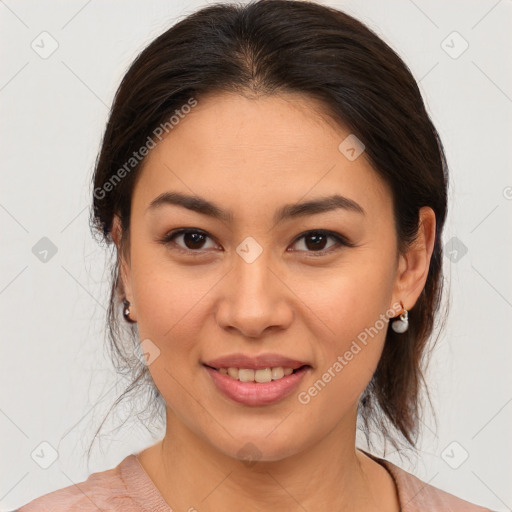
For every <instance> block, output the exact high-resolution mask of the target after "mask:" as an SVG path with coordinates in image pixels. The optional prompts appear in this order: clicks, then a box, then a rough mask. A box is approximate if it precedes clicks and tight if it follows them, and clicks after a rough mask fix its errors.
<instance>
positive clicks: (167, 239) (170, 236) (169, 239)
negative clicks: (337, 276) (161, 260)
mask: <svg viewBox="0 0 512 512" xmlns="http://www.w3.org/2000/svg"><path fill="white" fill-rule="evenodd" d="M190 233H197V234H201V235H204V236H205V237H208V238H210V239H212V237H210V235H209V234H208V233H207V232H206V231H203V230H201V229H192V228H186V229H184V228H182V229H177V230H174V231H171V232H170V233H167V234H166V235H165V236H164V237H163V238H161V239H160V240H159V242H160V243H162V244H163V245H165V246H169V245H171V243H174V244H175V242H173V240H174V239H175V238H176V237H178V236H180V235H186V234H190ZM313 233H314V234H319V235H325V236H328V237H331V238H334V239H335V240H336V242H337V244H338V246H332V247H329V248H328V249H322V250H320V251H302V250H298V251H292V252H305V253H308V256H313V257H318V256H326V255H328V254H330V253H331V252H334V251H337V250H339V249H341V248H342V247H356V245H355V244H353V243H351V242H350V241H349V240H348V239H347V238H345V237H344V236H343V235H340V234H339V233H336V232H334V231H327V230H325V229H311V230H309V231H305V232H304V233H301V234H300V235H299V236H298V237H297V238H296V239H295V240H294V242H293V244H292V245H295V244H296V243H297V242H298V241H299V240H301V239H303V238H306V237H307V235H310V234H313ZM173 249H176V250H177V251H179V252H182V253H185V254H192V255H194V256H200V255H201V253H202V252H203V250H202V249H197V250H193V249H186V248H183V247H181V246H175V247H174V248H173Z"/></svg>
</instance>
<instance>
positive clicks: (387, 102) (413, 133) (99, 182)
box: [89, 0, 448, 455]
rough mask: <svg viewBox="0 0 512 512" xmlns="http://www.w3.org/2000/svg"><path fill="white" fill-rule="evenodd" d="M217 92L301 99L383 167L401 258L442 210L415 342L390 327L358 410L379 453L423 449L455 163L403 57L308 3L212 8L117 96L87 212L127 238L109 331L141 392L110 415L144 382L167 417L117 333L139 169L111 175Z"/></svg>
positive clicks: (176, 34)
mask: <svg viewBox="0 0 512 512" xmlns="http://www.w3.org/2000/svg"><path fill="white" fill-rule="evenodd" d="M217 92H219V93H220V92H235V93H238V94H241V95H247V96H258V95H261V96H263V95H274V94H286V93H299V94H301V95H303V96H304V97H306V98H311V99H314V100H318V101H319V102H320V104H322V105H324V106H325V112H326V114H327V115H328V116H330V117H331V118H332V119H333V120H334V121H335V122H337V123H339V125H340V126H344V127H348V128H349V129H350V131H351V132H352V133H354V134H355V135H356V136H357V137H358V138H359V139H360V140H361V141H362V142H363V144H364V145H365V151H366V156H367V157H368V158H369V161H370V163H371V164H372V166H373V168H374V170H375V171H376V172H377V173H378V175H379V176H380V177H381V178H382V179H383V180H384V181H385V182H386V183H387V185H388V186H389V188H390V190H391V193H392V199H393V208H394V215H395V227H396V233H397V240H398V250H399V251H400V252H401V253H403V252H404V251H405V250H406V248H407V247H408V245H409V244H410V243H411V242H413V241H414V240H415V237H416V236H417V233H418V227H419V226H418V221H419V209H420V208H421V207H422V206H429V207H431V208H432V209H433V210H434V212H435V215H436V240H435V245H434V250H433V254H432V257H431V262H430V268H429V272H428V277H427V280H426V284H425V287H424V289H423V291H422V293H421V295H420V296H419V298H418V300H417V302H416V304H415V305H414V307H413V308H412V309H411V310H410V311H409V329H408V331H406V332H405V333H403V334H398V333H395V332H394V331H393V330H392V329H391V326H390V325H389V326H388V330H387V333H386V341H385V346H384V349H383V353H382V356H381V359H380V362H379V364H378V367H377V369H376V372H375V374H374V375H373V377H372V379H371V381H370V383H369V385H368V387H367V388H366V390H365V391H364V393H363V395H362V397H361V400H360V403H359V410H358V420H360V421H358V423H360V425H359V426H360V428H361V429H362V430H363V432H364V433H365V435H366V439H367V441H368V444H369V445H370V446H372V440H371V435H373V434H382V436H383V440H384V441H385V442H387V441H390V442H391V444H392V445H393V446H394V447H395V448H396V449H397V450H400V445H403V446H405V447H406V448H413V449H414V445H415V443H416V442H417V439H418V435H419V433H420V429H419V423H420V419H421V411H422V407H423V402H422V400H421V395H422V391H425V392H426V395H427V396H428V389H427V387H426V383H425V379H424V370H425V368H426V363H427V362H428V358H427V357H426V356H427V353H428V349H427V347H428V345H427V344H428V342H429V340H430V338H431V334H432V333H433V327H434V325H443V324H444V320H445V317H443V318H442V319H441V320H442V323H441V324H440V319H439V316H440V313H441V311H440V310H441V302H442V291H443V273H442V240H441V236H442V231H443V226H444V223H445V218H446V214H447V188H448V170H447V163H446V158H445V154H444V150H443V146H442V143H441V141H440V138H439V136H438V133H437V131H436V129H435V127H434V125H433V123H432V122H431V119H430V117H429V115H428V113H427V111H426V108H425V105H424V102H423V99H422V96H421V93H420V91H419V89H418V86H417V83H416V81H415V79H414V77H413V76H412V74H411V72H410V70H409V69H408V67H407V66H406V64H404V62H403V61H402V60H401V59H400V57H399V56H398V55H397V54H396V53H395V51H393V50H392V49H391V48H390V47H389V46H388V45H387V44H386V43H385V42H384V41H383V40H382V39H380V38H379V37H378V36H377V35H376V34H375V33H374V32H373V31H372V30H370V29H369V28H367V27H366V26H365V25H364V24H363V23H361V22H359V21H358V20H356V19H354V18H353V17H351V16H349V15H347V14H345V13H343V12H341V11H339V10H337V9H334V8H330V7H326V6H323V5H319V4H317V3H314V2H309V1H305V0H260V1H253V2H250V3H246V4H233V3H229V4H222V3H218V4H214V5H209V6H206V7H205V8H202V9H200V10H198V11H196V12H195V13H193V14H191V15H189V16H187V17H186V18H184V19H182V20H180V21H179V22H178V23H176V24H175V25H174V26H172V27H171V28H170V29H169V30H167V31H166V32H164V33H163V34H162V35H160V36H159V37H157V38H156V39H155V40H154V41H153V42H152V43H151V44H150V45H149V46H147V48H145V49H144V50H143V51H142V52H141V53H140V54H139V55H138V57H137V58H136V59H135V61H134V62H133V64H132V65H131V67H130V68H129V70H128V71H127V73H126V75H125V76H124V78H123V80H122V82H121V84H120V86H119V88H118V90H117V93H116V95H115V98H114V103H113V107H112V110H111V113H110V118H109V120H108V123H107V127H106V131H105V134H104V137H103V141H102V145H101V149H100V152H99V155H98V158H97V161H96V168H95V172H94V176H93V187H94V194H93V208H92V212H91V229H92V231H93V235H94V234H97V235H99V238H100V240H101V241H103V242H104V243H106V244H107V245H110V244H112V242H113V239H112V221H113V216H114V214H115V213H117V214H118V215H119V216H120V219H121V227H122V235H123V236H122V240H121V248H120V250H119V251H115V246H113V247H112V250H113V254H114V253H115V255H116V256H117V257H115V258H114V259H115V260H116V261H115V263H113V266H112V269H111V270H112V288H111V295H110V304H109V308H108V313H107V322H108V335H109V342H110V348H111V352H112V357H113V361H114V364H115V365H116V368H117V370H118V371H119V372H121V373H124V374H127V375H129V376H130V377H131V379H132V383H131V385H130V386H129V387H128V388H127V389H126V391H125V392H124V393H123V394H122V395H121V396H120V397H119V398H118V400H117V401H116V402H115V404H113V406H115V405H117V404H118V403H119V401H121V400H122V399H123V398H124V397H125V396H127V395H129V394H132V393H133V392H136V391H137V390H139V389H140V388H141V386H142V387H143V386H146V385H147V386H148V388H146V391H147V390H149V392H150V393H151V396H152V400H149V406H150V408H153V410H154V411H157V410H158V414H161V412H162V411H161V410H160V408H162V409H165V403H164V401H163V398H162V396H161V395H160V393H159V392H158V390H157V389H156V387H155V386H154V383H153V381H152V379H151V377H150V375H149V371H148V369H147V367H146V365H144V364H143V363H142V362H141V361H140V360H139V358H138V357H136V355H135V353H136V348H137V344H139V343H140V341H139V339H138V332H137V326H136V325H131V326H129V327H125V326H124V325H123V326H121V323H123V324H125V322H124V320H123V315H122V299H123V290H122V289H121V287H122V282H121V280H120V279H119V262H120V255H121V253H125V254H126V255H127V256H129V255H128V252H127V248H128V247H129V234H130V207H131V198H132V193H133V190H134V185H135V183H136V179H137V176H138V174H139V171H140V169H141V163H143V162H144V160H142V162H138V163H136V164H135V165H133V166H132V168H131V169H130V170H129V172H125V173H122V174H123V177H122V179H120V180H119V179H117V180H116V181H114V178H116V173H117V177H119V170H120V169H121V168H123V166H125V167H124V168H125V169H126V162H128V161H130V158H132V156H133V152H134V151H135V150H137V149H138V148H140V147H142V146H144V145H145V144H146V143H147V140H148V137H149V136H151V134H152V133H153V131H154V130H155V128H156V127H158V126H159V125H161V124H162V123H165V122H167V121H168V120H169V118H170V117H171V116H172V115H173V114H175V112H176V111H177V110H179V109H180V108H181V107H182V106H183V105H185V104H187V103H188V102H190V99H191V98H194V99H195V101H198V102H200V101H201V97H202V95H206V94H210V93H217ZM219 130H222V127H219ZM108 184H110V186H107V185H108ZM112 245H113V244H112ZM445 313H447V311H445ZM123 331H124V333H123ZM126 334H127V336H125V335H126ZM435 341H437V339H436V340H435ZM429 401H430V398H429ZM146 403H148V401H147V400H146ZM110 410H112V408H111V409H110ZM109 414H110V411H109ZM107 416H108V415H107ZM104 421H105V420H104ZM102 425H103V423H102ZM102 425H100V427H99V428H98V430H97V431H96V434H95V436H94V438H96V436H97V434H98V432H99V430H100V429H101V426H102ZM396 434H398V436H397V435H396ZM404 441H405V443H404ZM93 442H94V439H93ZM91 446H92V443H91ZM89 455H90V448H89Z"/></svg>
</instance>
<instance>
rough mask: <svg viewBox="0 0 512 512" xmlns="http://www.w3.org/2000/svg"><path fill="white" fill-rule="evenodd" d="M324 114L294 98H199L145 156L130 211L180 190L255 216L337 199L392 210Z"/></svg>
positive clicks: (378, 182)
mask: <svg viewBox="0 0 512 512" xmlns="http://www.w3.org/2000/svg"><path fill="white" fill-rule="evenodd" d="M323 108H324V107H323V105H322V104H321V103H319V102H316V101H315V100H312V99H309V98H306V97H304V96H301V95H298V94H293V95H292V94H287V95H279V96H266V97H251V98H248V97H245V96H241V95H238V94H233V93H223V94H214V95H209V96H203V97H201V98H199V99H198V103H197V105H196V106H195V107H193V108H192V109H191V111H190V113H188V114H186V115H183V116H182V118H181V119H180V120H179V122H178V123H177V124H175V125H174V127H173V128H172V130H170V131H169V133H168V135H166V136H165V137H164V138H163V140H162V141H161V142H160V143H159V144H158V145H157V146H156V147H155V148H154V149H152V150H151V151H150V152H149V154H148V156H147V157H146V159H145V162H144V165H143V167H142V169H141V170H140V171H139V172H141V176H140V177H139V179H138V180H137V185H136V188H135V191H134V197H133V203H134V207H135V206H136V205H135V203H137V207H139V208H142V207H147V205H148V204H149V203H150V202H151V201H152V200H153V199H154V198H155V197H156V196H157V195H159V194H161V193H162V192H166V191H181V192H184V193H187V194H196V195H199V196H202V197H206V198H211V199H213V200H215V201H216V202H218V201H221V202H222V201H224V203H225V204H226V208H227V209H231V208H229V207H230V206H232V207H233V210H236V209H238V210H241V209H244V210H246V211H247V212H248V213H249V212H250V211H251V210H252V212H253V213H254V211H255V207H256V205H260V206H261V207H265V206H266V205H270V204H274V205H276V206H277V205H278V204H282V203H290V202H293V201H299V200H306V199H312V198H316V197H319V196H325V195H328V194H333V193H339V194H342V195H344V196H345V197H348V198H350V199H353V200H354V201H356V202H358V203H359V204H361V206H363V208H364V209H365V210H366V211H367V212H368V213H369V215H370V216H371V215H372V214H373V215H382V210H383V209H386V208H387V209H388V211H390V210H389V209H390V207H391V197H390V193H389V190H388V188H387V186H386V185H385V183H384V182H383V181H382V179H381V178H380V177H379V176H378V174H377V173H376V172H375V170H374V169H373V168H372V167H371V165H370V164H369V162H368V160H367V159H366V157H365V154H364V152H363V153H362V154H361V156H359V157H358V158H356V159H355V160H350V159H348V158H347V156H345V154H344V153H343V151H341V150H340V144H342V143H343V141H344V140H346V139H347V137H349V136H351V133H350V130H348V129H347V128H344V127H342V126H340V125H339V124H337V123H335V122H334V121H333V120H331V119H330V118H329V117H328V116H326V115H324V113H323V112H324V111H323ZM349 140H351V139H349ZM237 201H238V202H237ZM228 203H232V204H229V205H228ZM235 203H236V204H235ZM251 205H252V208H251Z"/></svg>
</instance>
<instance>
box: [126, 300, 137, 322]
mask: <svg viewBox="0 0 512 512" xmlns="http://www.w3.org/2000/svg"><path fill="white" fill-rule="evenodd" d="M123 316H124V319H125V320H126V321H127V322H128V323H130V324H135V323H136V322H135V321H134V320H132V319H131V318H130V302H129V301H127V300H126V299H124V300H123Z"/></svg>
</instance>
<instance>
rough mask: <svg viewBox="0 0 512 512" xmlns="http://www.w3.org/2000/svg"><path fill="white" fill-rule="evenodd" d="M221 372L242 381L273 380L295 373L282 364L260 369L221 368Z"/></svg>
mask: <svg viewBox="0 0 512 512" xmlns="http://www.w3.org/2000/svg"><path fill="white" fill-rule="evenodd" d="M219 372H220V373H222V374H223V375H229V376H230V377H231V378H233V379H237V380H239V381H241V382H271V381H273V380H279V379H282V378H283V377H284V376H286V375H290V374H291V373H293V369H292V368H283V367H282V366H276V367H275V368H262V369H260V370H253V369H250V368H219Z"/></svg>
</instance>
